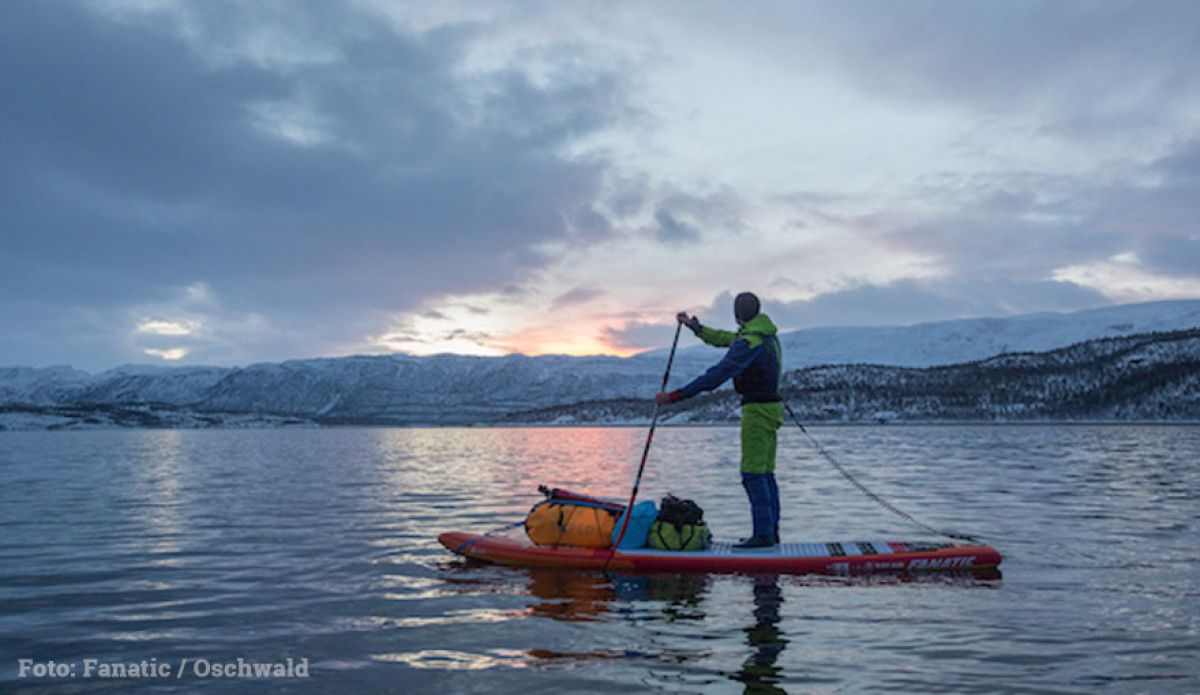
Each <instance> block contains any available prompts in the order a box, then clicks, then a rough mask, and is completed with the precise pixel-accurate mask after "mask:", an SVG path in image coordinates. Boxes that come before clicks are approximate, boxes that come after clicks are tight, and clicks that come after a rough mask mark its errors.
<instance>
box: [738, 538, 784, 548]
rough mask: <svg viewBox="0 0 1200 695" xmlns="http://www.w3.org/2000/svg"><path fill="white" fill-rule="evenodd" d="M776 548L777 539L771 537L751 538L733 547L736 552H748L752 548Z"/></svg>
mask: <svg viewBox="0 0 1200 695" xmlns="http://www.w3.org/2000/svg"><path fill="white" fill-rule="evenodd" d="M774 546H775V539H773V538H771V537H770V536H751V537H749V538H747V539H746V540H744V541H742V542H741V543H738V544H737V545H735V546H733V549H734V550H748V549H750V548H771V547H774Z"/></svg>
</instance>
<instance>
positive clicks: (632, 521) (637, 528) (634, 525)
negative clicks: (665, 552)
mask: <svg viewBox="0 0 1200 695" xmlns="http://www.w3.org/2000/svg"><path fill="white" fill-rule="evenodd" d="M627 513H628V512H627V511H626V512H622V513H621V518H619V519H617V525H616V526H614V527H613V532H612V542H613V544H614V545H615V544H616V542H617V536H619V535H620V534H621V525H622V524H624V523H625V515H626V514H627ZM656 519H658V509H656V508H655V506H654V500H647V501H645V502H638V503H637V504H635V505H633V516H631V517H629V528H627V529H625V537H624V538H622V539H621V545H620V547H618V548H617V550H637V549H638V548H645V547H646V543H647V541H648V539H649V538H650V527H651V526H653V525H654V521H655V520H656Z"/></svg>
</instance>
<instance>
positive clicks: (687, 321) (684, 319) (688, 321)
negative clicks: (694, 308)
mask: <svg viewBox="0 0 1200 695" xmlns="http://www.w3.org/2000/svg"><path fill="white" fill-rule="evenodd" d="M675 319H676V320H678V321H679V322H680V323H682V324H683V325H685V326H687V327H688V328H690V329H691V331H692V333H699V332H700V328H701V326H700V319H699V318H697V317H695V316H688V315H687V312H686V311H681V312H679V313H678V314H676V315H675Z"/></svg>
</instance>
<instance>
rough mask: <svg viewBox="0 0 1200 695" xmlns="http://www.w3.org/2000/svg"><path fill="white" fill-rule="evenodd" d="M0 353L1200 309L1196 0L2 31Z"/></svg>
mask: <svg viewBox="0 0 1200 695" xmlns="http://www.w3.org/2000/svg"><path fill="white" fill-rule="evenodd" d="M0 12H2V13H3V21H0V214H2V217H0V327H2V330H0V365H31V366H46V365H52V364H72V365H75V366H77V367H80V368H83V369H87V370H91V371H98V370H102V369H106V368H110V367H114V366H117V365H119V364H124V363H157V364H215V365H234V364H243V365H244V364H249V363H252V362H258V361H278V360H283V359H289V358H304V357H316V356H337V355H346V354H356V353H388V352H411V353H417V354H428V353H435V352H460V353H474V354H503V353H507V352H513V351H520V352H526V353H530V354H538V353H546V352H565V353H573V354H585V353H613V354H629V353H632V352H636V351H638V350H641V349H645V348H649V347H662V346H664V345H666V344H668V343H669V342H670V336H671V334H672V330H673V329H672V321H673V317H674V313H675V312H676V311H678V310H689V311H692V312H698V313H699V314H700V315H701V316H702V317H704V318H706V319H709V321H710V322H711V323H714V324H730V323H732V320H731V319H732V317H731V310H730V304H731V302H730V297H731V295H732V294H736V293H737V292H739V291H742V290H752V291H756V292H757V293H758V294H759V295H760V296H761V297H762V298H763V300H764V303H765V307H766V310H767V311H768V313H770V314H771V315H772V316H773V317H774V318H775V320H776V322H777V323H778V324H780V326H781V327H782V328H784V329H796V328H804V327H813V326H830V325H882V324H908V323H915V322H922V321H932V320H942V319H952V318H962V317H978V316H1005V315H1012V314H1019V313H1028V312H1034V311H1070V310H1075V309H1082V308H1091V307H1099V306H1105V305H1111V304H1120V303H1128V302H1140V301H1149V300H1156V299H1173V298H1196V297H1200V202H1198V201H1200V70H1197V69H1196V66H1197V65H1200V41H1197V40H1196V37H1197V36H1200V3H1196V2H1194V1H1192V0H1181V1H1179V2H1166V1H1161V0H1133V1H1130V2H1106V1H1104V0H1080V1H1071V0H1059V1H1054V2H1022V1H1019V0H1018V1H1012V2H1003V3H971V2H958V1H946V2H925V1H918V0H905V1H903V2H893V1H878V2H875V1H866V0H862V1H860V0H852V1H850V2H841V1H838V2H834V1H832V0H830V1H826V2H797V1H795V0H786V1H778V2H773V1H770V0H762V1H758V2H753V3H746V2H705V1H703V0H701V1H699V2H698V1H696V0H687V1H683V0H680V1H678V2H673V1H669V0H663V1H661V2H622V1H621V0H616V1H606V2H560V1H547V2H519V1H517V2H493V1H490V0H489V1H486V2H483V1H481V2H454V1H450V2H445V1H439V2H436V3H431V2H427V1H420V2H385V1H384V0H375V1H368V0H363V1H361V2H352V1H347V2H327V1H324V0H321V1H316V0H314V1H313V2H295V1H291V0H288V1H281V2H240V1H238V2H232V1H231V2H221V1H218V0H212V1H208V0H206V1H203V2H201V1H196V2H182V1H180V2H172V1H169V0H96V1H93V2H72V1H70V0H50V1H42V0H13V1H12V2H6V3H4V4H3V7H2V8H0Z"/></svg>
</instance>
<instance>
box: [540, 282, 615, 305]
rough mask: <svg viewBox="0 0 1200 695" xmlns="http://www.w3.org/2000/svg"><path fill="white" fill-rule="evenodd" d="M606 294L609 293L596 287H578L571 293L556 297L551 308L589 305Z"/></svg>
mask: <svg viewBox="0 0 1200 695" xmlns="http://www.w3.org/2000/svg"><path fill="white" fill-rule="evenodd" d="M605 294H607V293H606V292H605V291H604V290H601V289H597V288H595V287H576V288H575V289H573V290H570V291H569V292H566V293H564V294H562V295H559V296H558V297H555V299H554V301H553V302H551V303H550V305H551V308H553V309H561V308H563V307H569V306H577V305H579V304H587V303H588V302H590V301H592V300H593V299H596V298H597V297H602V296H604V295H605Z"/></svg>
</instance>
